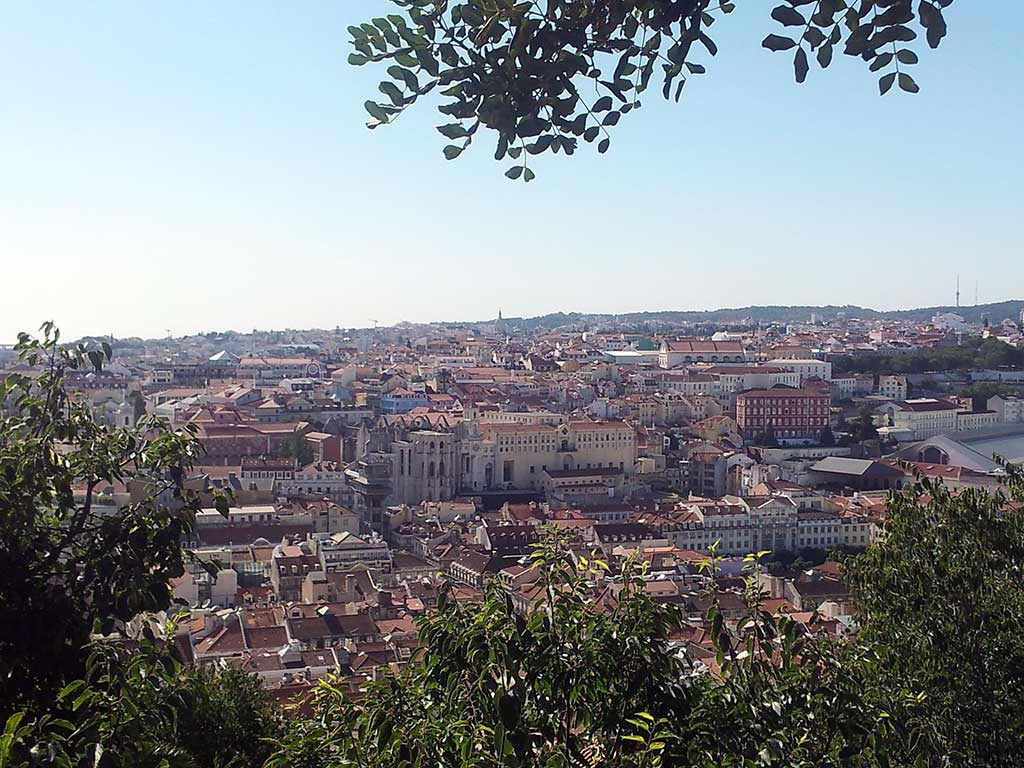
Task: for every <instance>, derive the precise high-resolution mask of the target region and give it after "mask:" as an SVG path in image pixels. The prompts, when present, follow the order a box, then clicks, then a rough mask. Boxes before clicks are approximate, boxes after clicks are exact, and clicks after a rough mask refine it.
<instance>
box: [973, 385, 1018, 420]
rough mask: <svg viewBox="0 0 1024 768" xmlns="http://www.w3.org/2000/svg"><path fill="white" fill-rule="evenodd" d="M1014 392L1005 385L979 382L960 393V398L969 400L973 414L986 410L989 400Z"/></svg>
mask: <svg viewBox="0 0 1024 768" xmlns="http://www.w3.org/2000/svg"><path fill="white" fill-rule="evenodd" d="M1014 392H1015V390H1014V389H1013V388H1012V387H1008V386H1007V385H1005V384H1000V383H999V382H995V381H979V382H977V383H976V384H972V385H971V386H969V387H965V388H964V389H963V390H961V392H960V397H969V398H971V410H973V411H974V412H975V413H979V412H981V411H987V410H988V401H989V398H992V397H995V396H996V395H1003V396H1005V395H1012V394H1014Z"/></svg>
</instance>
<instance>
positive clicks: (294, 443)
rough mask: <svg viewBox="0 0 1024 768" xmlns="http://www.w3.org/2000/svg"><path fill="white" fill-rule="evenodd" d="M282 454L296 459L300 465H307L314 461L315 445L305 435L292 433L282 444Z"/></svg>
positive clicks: (284, 456)
mask: <svg viewBox="0 0 1024 768" xmlns="http://www.w3.org/2000/svg"><path fill="white" fill-rule="evenodd" d="M281 456H282V458H286V459H295V460H296V461H297V462H298V465H299V466H300V467H305V466H306V465H308V464H310V463H311V462H312V461H313V446H311V445H310V444H309V441H308V440H306V438H305V436H304V435H300V434H296V435H292V436H291V437H290V438H288V439H287V440H285V442H284V443H283V444H282V445H281Z"/></svg>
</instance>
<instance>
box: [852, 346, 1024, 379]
mask: <svg viewBox="0 0 1024 768" xmlns="http://www.w3.org/2000/svg"><path fill="white" fill-rule="evenodd" d="M1003 367H1011V368H1021V367H1024V351H1022V350H1018V349H1014V348H1013V347H1011V346H1010V345H1009V344H1006V343H1005V342H1002V341H1000V340H999V339H984V340H982V339H981V337H965V338H964V339H963V340H962V346H958V347H951V348H948V349H917V350H913V351H911V352H901V353H899V354H894V355H881V354H870V355H856V356H853V357H848V356H841V357H836V358H833V359H832V368H833V370H834V371H835V373H836V375H839V374H845V373H875V374H882V375H890V374H897V373H928V372H930V371H968V370H971V369H975V368H983V369H988V368H1003Z"/></svg>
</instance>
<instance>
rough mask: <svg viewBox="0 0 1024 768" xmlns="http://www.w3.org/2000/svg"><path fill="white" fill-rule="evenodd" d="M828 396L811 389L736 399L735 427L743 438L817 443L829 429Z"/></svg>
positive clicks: (762, 392) (743, 394) (749, 394)
mask: <svg viewBox="0 0 1024 768" xmlns="http://www.w3.org/2000/svg"><path fill="white" fill-rule="evenodd" d="M829 405H830V398H829V395H828V394H823V393H821V392H818V391H816V390H811V389H786V388H782V387H778V388H774V389H757V390H751V391H749V392H741V393H740V394H738V395H737V396H736V424H737V425H738V426H739V428H740V431H741V432H742V433H743V435H744V437H748V438H750V437H754V436H755V435H758V434H761V433H770V434H773V435H774V436H775V437H776V439H778V440H817V439H818V436H819V435H820V434H821V432H822V431H823V430H824V429H826V428H827V427H828V426H829Z"/></svg>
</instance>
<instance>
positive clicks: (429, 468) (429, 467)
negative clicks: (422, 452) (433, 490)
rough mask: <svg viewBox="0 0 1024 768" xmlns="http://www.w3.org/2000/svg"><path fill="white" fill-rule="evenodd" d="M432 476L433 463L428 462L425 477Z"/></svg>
mask: <svg viewBox="0 0 1024 768" xmlns="http://www.w3.org/2000/svg"><path fill="white" fill-rule="evenodd" d="M433 476H434V462H430V464H429V465H428V467H427V477H433Z"/></svg>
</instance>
